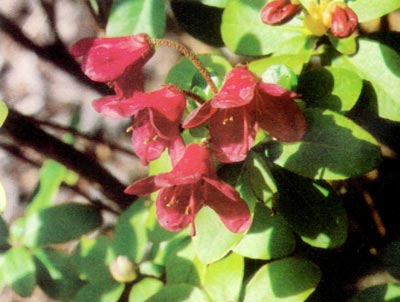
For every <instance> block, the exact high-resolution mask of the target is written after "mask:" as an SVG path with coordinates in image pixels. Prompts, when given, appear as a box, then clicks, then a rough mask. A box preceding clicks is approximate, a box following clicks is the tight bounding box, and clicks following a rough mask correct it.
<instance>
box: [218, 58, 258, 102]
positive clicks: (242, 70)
mask: <svg viewBox="0 0 400 302" xmlns="http://www.w3.org/2000/svg"><path fill="white" fill-rule="evenodd" d="M257 82H258V79H257V78H256V76H255V75H253V74H252V73H251V72H250V71H249V70H248V69H247V67H245V66H238V67H235V68H234V69H233V70H231V71H230V72H229V73H228V74H227V76H226V79H225V83H224V84H223V86H222V88H221V90H220V91H219V92H218V93H217V94H216V95H215V96H214V98H213V99H212V100H211V105H212V106H213V107H214V108H233V107H240V106H243V105H246V104H248V103H250V102H251V101H252V99H253V97H254V90H255V88H256V84H257Z"/></svg>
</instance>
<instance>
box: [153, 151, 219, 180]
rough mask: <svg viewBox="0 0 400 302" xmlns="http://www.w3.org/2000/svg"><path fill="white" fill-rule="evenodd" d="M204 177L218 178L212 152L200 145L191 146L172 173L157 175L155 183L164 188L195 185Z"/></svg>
mask: <svg viewBox="0 0 400 302" xmlns="http://www.w3.org/2000/svg"><path fill="white" fill-rule="evenodd" d="M202 176H211V177H215V176H216V171H215V167H214V164H213V162H212V158H211V153H210V150H209V149H208V148H207V147H205V146H201V145H199V144H190V145H189V146H187V147H186V150H185V152H184V153H183V155H182V157H181V159H180V160H179V161H178V163H177V164H176V165H175V167H174V168H173V169H172V171H171V172H168V173H164V174H159V175H157V176H156V179H155V182H156V184H157V185H159V186H162V187H167V186H173V185H184V184H194V183H196V182H198V181H199V180H200V179H201V177H202Z"/></svg>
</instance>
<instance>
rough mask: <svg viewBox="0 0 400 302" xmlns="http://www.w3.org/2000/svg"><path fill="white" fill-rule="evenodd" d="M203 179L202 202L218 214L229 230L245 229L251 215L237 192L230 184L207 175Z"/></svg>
mask: <svg viewBox="0 0 400 302" xmlns="http://www.w3.org/2000/svg"><path fill="white" fill-rule="evenodd" d="M203 179H204V181H205V182H206V188H205V189H204V193H203V194H204V203H205V204H206V205H207V206H209V207H210V208H212V209H213V210H214V211H215V212H216V213H217V214H218V216H219V218H220V219H221V221H222V222H223V224H224V225H225V226H226V227H227V228H228V229H229V230H230V231H231V232H234V233H240V232H244V231H246V230H247V229H248V228H249V227H250V225H251V215H250V211H249V208H248V207H247V204H246V203H245V202H244V200H242V199H241V198H240V196H239V193H238V192H237V191H236V190H235V189H234V188H233V187H231V186H230V185H228V184H226V183H224V182H222V181H219V180H217V179H211V178H208V177H204V178H203Z"/></svg>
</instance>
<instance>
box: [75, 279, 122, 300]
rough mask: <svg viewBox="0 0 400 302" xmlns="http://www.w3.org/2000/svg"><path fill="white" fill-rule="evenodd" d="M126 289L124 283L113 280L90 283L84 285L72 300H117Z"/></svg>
mask: <svg viewBox="0 0 400 302" xmlns="http://www.w3.org/2000/svg"><path fill="white" fill-rule="evenodd" d="M123 291H124V284H122V283H117V282H113V281H108V282H103V283H89V284H87V285H85V286H84V287H82V288H81V289H80V290H79V292H78V293H77V295H76V296H75V297H74V299H72V301H71V302H88V301H96V302H117V301H118V299H119V298H120V297H121V294H122V292H123Z"/></svg>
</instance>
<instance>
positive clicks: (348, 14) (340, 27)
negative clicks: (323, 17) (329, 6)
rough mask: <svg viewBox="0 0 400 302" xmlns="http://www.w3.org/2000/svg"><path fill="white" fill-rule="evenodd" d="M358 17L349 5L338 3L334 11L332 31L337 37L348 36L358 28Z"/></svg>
mask: <svg viewBox="0 0 400 302" xmlns="http://www.w3.org/2000/svg"><path fill="white" fill-rule="evenodd" d="M357 25H358V18H357V15H356V14H355V12H354V11H353V10H352V9H351V8H349V7H347V6H346V7H341V6H339V5H336V6H335V8H334V10H333V12H332V21H331V32H332V35H334V36H335V37H336V38H346V37H348V36H350V35H351V34H352V33H353V32H354V31H355V30H356V28H357Z"/></svg>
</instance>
